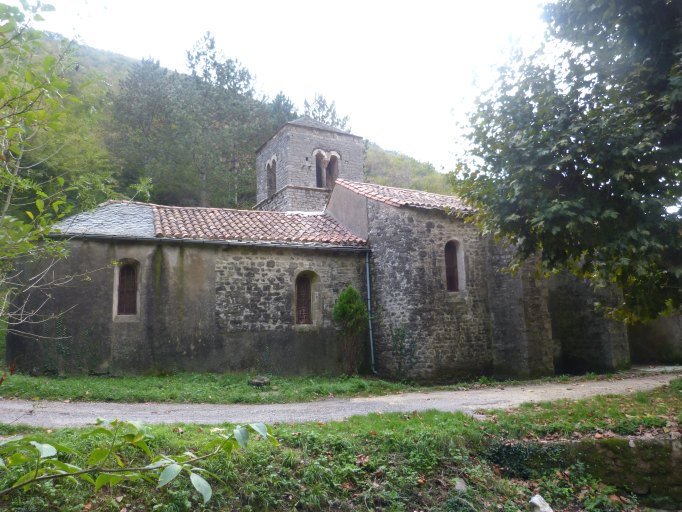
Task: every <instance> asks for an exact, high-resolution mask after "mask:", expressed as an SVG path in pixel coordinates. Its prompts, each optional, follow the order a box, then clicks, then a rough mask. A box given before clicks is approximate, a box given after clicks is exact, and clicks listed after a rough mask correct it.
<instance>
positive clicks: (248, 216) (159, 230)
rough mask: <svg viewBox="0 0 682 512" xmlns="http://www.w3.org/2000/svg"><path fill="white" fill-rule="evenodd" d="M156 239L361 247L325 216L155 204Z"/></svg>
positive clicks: (153, 207)
mask: <svg viewBox="0 0 682 512" xmlns="http://www.w3.org/2000/svg"><path fill="white" fill-rule="evenodd" d="M152 209H153V213H154V231H155V234H156V237H157V238H174V239H192V240H216V241H230V242H268V243H273V244H285V245H301V244H303V245H320V246H330V245H331V246H343V247H361V246H365V245H366V241H365V240H363V239H361V238H358V237H356V236H355V235H353V234H352V233H351V232H350V231H348V230H346V229H345V228H344V227H343V226H341V225H340V224H339V223H338V222H336V221H335V220H334V219H332V218H331V217H329V216H328V215H325V214H323V213H288V212H266V211H254V210H229V209H226V208H198V207H191V208H190V207H180V206H161V205H152Z"/></svg>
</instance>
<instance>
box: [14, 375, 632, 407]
mask: <svg viewBox="0 0 682 512" xmlns="http://www.w3.org/2000/svg"><path fill="white" fill-rule="evenodd" d="M252 376H253V375H248V374H244V373H238V374H234V373H233V374H215V373H177V374H169V375H151V376H123V377H110V376H89V375H88V376H86V375H84V376H67V377H65V376H55V377H52V376H51V377H47V376H41V377H31V376H28V375H23V374H16V375H13V376H12V377H11V378H8V379H7V380H6V381H5V382H4V383H3V384H2V385H0V397H12V398H24V399H28V400H34V399H44V400H71V401H100V402H102V401H104V402H179V403H184V402H187V403H216V404H217V403H221V404H237V403H245V404H260V403H266V404H267V403H269V404H272V403H287V402H309V401H313V400H319V399H324V398H333V397H338V398H345V397H356V396H371V395H385V394H390V393H400V392H408V391H431V390H464V389H476V388H484V387H496V386H500V385H503V386H505V387H509V386H515V385H521V384H527V383H528V381H509V380H507V381H497V380H494V379H492V378H490V377H480V378H478V379H477V380H473V381H469V382H460V383H455V384H450V385H440V386H421V385H417V384H414V383H410V382H392V381H386V380H381V379H378V378H373V377H361V376H352V377H345V376H342V377H321V376H308V377H279V376H271V377H270V380H271V384H270V385H269V386H263V387H260V388H257V387H253V386H250V385H249V384H248V381H249V379H250V377H252ZM611 377H613V376H611ZM603 378H606V377H604V376H595V375H588V376H572V377H567V376H565V375H561V376H557V377H548V378H544V379H542V380H541V382H580V381H584V380H586V379H587V380H594V379H603ZM613 378H619V376H618V375H616V376H615V377H613ZM534 382H538V381H534Z"/></svg>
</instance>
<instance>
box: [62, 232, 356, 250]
mask: <svg viewBox="0 0 682 512" xmlns="http://www.w3.org/2000/svg"><path fill="white" fill-rule="evenodd" d="M49 236H50V238H56V239H66V240H74V239H84V240H96V241H100V242H105V241H106V242H147V243H161V244H177V245H216V246H236V247H270V248H274V249H311V250H329V251H337V252H338V251H341V252H368V251H369V247H368V246H367V243H366V242H365V243H364V244H362V245H339V244H325V243H318V242H300V243H288V242H269V241H264V240H258V241H249V240H204V239H196V238H166V237H154V238H152V237H136V236H126V235H97V234H88V233H50V235H49Z"/></svg>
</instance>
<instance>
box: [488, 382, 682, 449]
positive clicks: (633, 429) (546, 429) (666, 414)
mask: <svg viewBox="0 0 682 512" xmlns="http://www.w3.org/2000/svg"><path fill="white" fill-rule="evenodd" d="M680 419H682V379H675V380H673V381H672V382H671V384H670V385H669V386H666V387H663V388H660V389H657V390H654V391H651V392H640V393H633V394H631V395H608V396H596V397H593V398H588V399H585V400H557V401H555V402H543V403H527V404H524V405H522V406H521V407H519V408H517V409H513V410H508V411H497V412H496V413H495V416H494V423H492V425H493V426H494V429H495V431H496V433H497V435H499V436H503V437H512V438H519V439H522V438H525V439H534V438H538V437H540V438H554V437H561V438H575V437H582V436H584V435H589V434H599V435H606V436H608V435H611V434H618V435H632V434H637V433H639V432H642V431H644V430H651V429H658V430H660V431H661V432H663V433H665V432H666V429H669V428H670V427H671V426H673V425H674V424H677V423H679V422H680Z"/></svg>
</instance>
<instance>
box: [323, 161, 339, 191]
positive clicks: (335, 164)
mask: <svg viewBox="0 0 682 512" xmlns="http://www.w3.org/2000/svg"><path fill="white" fill-rule="evenodd" d="M338 177H339V159H338V158H337V157H336V156H335V155H334V156H332V157H331V158H330V159H329V163H328V164H327V172H326V173H325V183H326V185H327V188H328V189H329V190H331V189H333V188H334V184H335V183H336V178H338Z"/></svg>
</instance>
